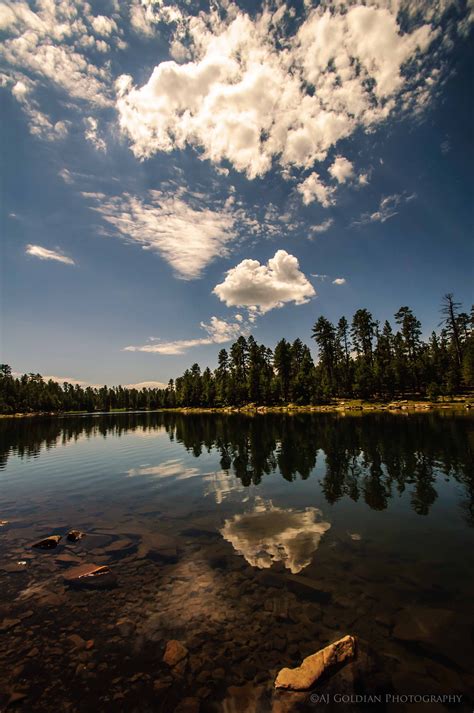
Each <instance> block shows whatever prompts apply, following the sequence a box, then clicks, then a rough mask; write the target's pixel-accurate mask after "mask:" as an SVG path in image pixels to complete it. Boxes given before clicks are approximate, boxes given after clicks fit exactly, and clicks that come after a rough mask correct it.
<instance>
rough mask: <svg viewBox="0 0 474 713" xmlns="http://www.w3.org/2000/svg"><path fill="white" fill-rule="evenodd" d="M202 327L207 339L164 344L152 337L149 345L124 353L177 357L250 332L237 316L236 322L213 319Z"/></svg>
mask: <svg viewBox="0 0 474 713" xmlns="http://www.w3.org/2000/svg"><path fill="white" fill-rule="evenodd" d="M200 327H201V329H202V330H203V331H204V332H205V333H206V336H205V337H197V338H195V339H176V340H174V341H171V342H163V341H161V340H160V339H158V338H156V337H151V338H150V339H149V340H148V343H147V344H143V345H141V346H133V345H130V346H128V347H124V351H126V352H147V353H149V354H162V355H166V356H175V355H177V354H185V353H186V352H187V351H188V350H189V349H192V348H193V347H202V346H206V345H208V344H225V343H226V342H230V341H232V340H234V339H237V338H238V337H239V336H240V335H247V334H249V331H250V328H249V324H248V322H246V321H245V320H244V319H243V318H242V315H236V316H235V322H229V321H226V320H225V319H218V317H211V319H210V321H209V324H206V323H205V322H201V324H200Z"/></svg>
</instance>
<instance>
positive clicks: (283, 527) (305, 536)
mask: <svg viewBox="0 0 474 713" xmlns="http://www.w3.org/2000/svg"><path fill="white" fill-rule="evenodd" d="M321 515H322V513H321V511H320V510H318V509H317V508H313V507H308V508H305V509H304V510H295V509H293V508H279V507H275V506H274V505H273V504H272V502H271V501H269V502H265V501H264V500H262V499H261V498H256V502H255V507H254V509H253V510H251V511H249V512H245V513H242V514H239V515H235V516H234V517H232V518H229V519H228V520H226V521H225V524H224V527H223V528H222V530H221V534H222V536H223V537H224V539H225V540H227V541H228V542H230V543H231V545H232V546H233V547H234V549H235V550H236V552H238V553H239V554H241V555H243V556H244V557H245V559H246V560H247V562H248V563H249V564H250V565H252V566H253V567H259V568H260V569H265V568H269V567H271V566H272V564H273V563H274V562H283V564H284V565H285V567H286V568H287V569H289V570H290V572H291V573H292V574H297V573H298V572H301V570H303V569H304V568H305V567H307V566H308V565H309V564H310V562H311V559H312V557H313V553H314V552H315V551H316V550H317V548H318V546H319V542H320V540H321V537H322V536H323V535H324V533H325V532H327V530H329V528H330V527H331V524H330V523H329V522H325V521H323V520H321V519H320V518H321Z"/></svg>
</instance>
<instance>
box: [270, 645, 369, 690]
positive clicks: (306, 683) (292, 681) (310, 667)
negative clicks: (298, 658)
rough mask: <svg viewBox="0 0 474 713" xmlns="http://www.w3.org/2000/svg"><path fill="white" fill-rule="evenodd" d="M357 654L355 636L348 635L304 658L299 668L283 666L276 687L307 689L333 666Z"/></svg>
mask: <svg viewBox="0 0 474 713" xmlns="http://www.w3.org/2000/svg"><path fill="white" fill-rule="evenodd" d="M354 656H355V638H354V637H353V636H350V635H347V636H344V637H343V638H342V639H339V640H338V641H335V642H334V643H333V644H329V646H326V647H325V648H324V649H321V650H320V651H318V652H317V653H315V654H312V655H311V656H308V657H307V658H305V659H304V660H303V663H302V664H301V666H298V668H282V669H281V671H280V672H279V674H278V676H277V677H276V680H275V688H285V689H290V690H292V691H306V690H308V689H309V688H311V687H312V686H313V685H314V684H315V683H316V681H317V680H318V678H320V677H321V676H322V674H323V673H324V672H325V671H327V670H328V669H329V668H331V667H332V666H334V665H336V664H339V663H342V662H343V661H346V660H347V659H352V658H354Z"/></svg>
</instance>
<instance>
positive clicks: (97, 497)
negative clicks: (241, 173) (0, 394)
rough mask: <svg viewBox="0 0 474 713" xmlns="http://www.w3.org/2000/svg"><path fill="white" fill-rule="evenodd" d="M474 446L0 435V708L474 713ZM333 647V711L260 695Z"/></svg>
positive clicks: (429, 441)
mask: <svg viewBox="0 0 474 713" xmlns="http://www.w3.org/2000/svg"><path fill="white" fill-rule="evenodd" d="M473 446H474V419H473V417H472V416H469V414H468V413H467V412H466V413H462V414H458V415H453V414H448V413H446V414H445V413H430V414H413V415H407V414H404V413H399V414H396V415H389V414H380V415H357V416H356V415H347V416H343V415H335V414H334V415H332V414H331V415H324V414H314V415H310V414H307V415H306V414H302V415H294V416H289V415H258V416H254V417H250V416H248V417H247V416H241V415H216V414H206V415H178V414H170V413H168V414H166V413H149V414H113V415H95V416H91V415H88V416H82V417H67V418H42V419H35V418H28V419H4V420H2V421H1V422H0V521H1V524H0V636H1V646H0V711H3V710H4V709H5V707H7V705H8V703H9V702H10V705H11V706H12V707H13V706H14V707H15V708H16V709H19V710H25V711H35V712H36V711H55V713H56V712H57V711H81V712H82V711H84V712H87V713H88V712H89V711H100V712H102V711H127V712H128V711H136V712H137V713H138V712H140V713H142V712H147V711H159V712H161V711H162V712H163V713H171V712H172V711H175V710H176V711H177V712H181V713H184V712H186V713H196V711H198V710H199V711H201V713H267V712H268V713H269V712H272V713H290V712H291V711H316V710H318V711H319V710H335V711H339V712H340V713H342V711H345V710H373V711H375V710H377V711H378V710H387V711H392V710H393V711H399V710H402V711H403V710H407V711H409V710H416V711H420V713H421V711H424V710H426V711H428V710H429V711H431V710H433V711H444V710H460V711H461V710H463V711H464V710H466V711H471V710H472V701H473V697H472V692H473V691H474V616H473V601H474V596H473V595H474V459H473V450H474V448H473ZM71 528H76V529H79V530H82V531H83V532H85V533H86V537H84V538H83V539H82V540H81V541H80V542H78V543H70V542H68V541H67V540H66V538H65V537H64V535H66V533H67V532H68V531H69V530H70V529H71ZM50 534H60V535H63V539H62V540H61V542H60V544H59V546H58V547H57V548H55V549H53V550H48V551H41V550H36V549H32V547H31V544H32V543H33V542H35V541H36V540H38V539H40V538H42V537H44V536H46V535H50ZM82 563H94V564H97V565H105V564H106V565H109V566H110V568H111V569H112V571H113V573H114V574H115V576H116V586H115V587H113V588H105V589H98V590H96V589H91V590H89V589H84V588H79V589H78V588H75V587H74V586H71V585H70V584H68V583H67V582H66V581H65V579H64V577H65V575H67V572H68V570H70V569H71V567H74V566H76V565H78V564H82ZM345 634H353V635H355V636H356V637H358V641H359V654H358V657H357V660H356V661H355V662H354V663H351V664H349V665H347V666H345V667H343V668H342V669H341V670H339V671H337V672H335V673H334V674H333V675H332V676H329V677H327V678H326V679H325V680H323V681H321V682H320V683H319V684H318V685H317V686H316V688H315V691H316V692H317V693H318V694H326V695H327V696H329V699H327V700H330V702H329V703H324V702H323V703H320V704H319V705H317V704H316V703H315V699H314V698H313V699H311V698H310V694H309V693H288V692H275V691H274V690H273V682H274V679H275V675H276V673H277V672H278V671H279V669H280V668H282V667H283V666H290V667H294V666H297V665H299V664H300V662H301V660H302V658H304V657H305V656H308V655H309V654H312V653H314V652H315V651H317V650H319V649H320V648H322V647H323V646H325V645H326V644H328V643H330V642H332V641H334V640H336V639H337V638H339V637H340V636H343V635H345ZM172 639H176V640H178V641H180V642H181V643H182V645H183V646H184V647H185V648H186V650H187V655H186V656H185V657H184V658H183V659H182V660H181V661H180V662H179V664H177V665H176V667H174V668H170V666H168V665H167V664H166V663H164V662H163V652H164V650H165V646H166V643H167V642H168V641H169V640H172ZM342 694H344V696H346V698H345V699H344V700H345V703H340V702H338V701H339V698H338V696H340V695H342ZM356 694H357V695H366V696H367V695H372V696H379V698H380V700H379V699H377V702H376V703H373V704H371V703H369V702H367V701H366V703H365V704H358V703H356V702H355V699H354V698H352V699H351V700H349V699H348V698H347V697H348V696H351V695H352V696H355V695H356ZM415 694H417V695H419V694H424V695H425V696H426V695H431V696H443V695H451V696H454V695H456V696H458V700H460V701H461V702H460V703H458V704H455V705H451V706H450V707H446V706H445V705H443V704H441V703H438V702H434V701H431V702H429V703H425V704H414V707H413V706H412V707H410V706H409V705H405V703H404V702H403V701H404V699H402V698H398V699H397V696H409V695H415ZM452 700H454V699H452ZM323 701H324V699H323Z"/></svg>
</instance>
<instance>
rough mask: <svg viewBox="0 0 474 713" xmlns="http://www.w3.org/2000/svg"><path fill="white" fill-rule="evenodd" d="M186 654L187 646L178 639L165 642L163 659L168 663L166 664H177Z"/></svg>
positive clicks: (172, 665)
mask: <svg viewBox="0 0 474 713" xmlns="http://www.w3.org/2000/svg"><path fill="white" fill-rule="evenodd" d="M187 655H188V650H187V648H186V647H185V646H183V644H182V643H181V642H180V641H177V640H176V639H171V640H170V641H168V643H167V644H166V649H165V653H164V655H163V661H164V662H165V663H166V664H168V666H171V667H174V666H176V665H177V664H179V662H180V661H182V660H183V659H185V658H186V656H187Z"/></svg>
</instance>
